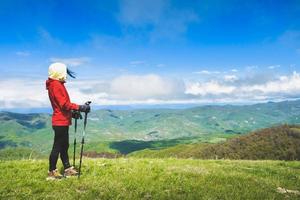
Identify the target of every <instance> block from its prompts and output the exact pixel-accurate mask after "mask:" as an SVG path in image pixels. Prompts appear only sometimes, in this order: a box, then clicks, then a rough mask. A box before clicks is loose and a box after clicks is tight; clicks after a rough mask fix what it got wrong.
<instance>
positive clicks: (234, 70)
mask: <svg viewBox="0 0 300 200" xmlns="http://www.w3.org/2000/svg"><path fill="white" fill-rule="evenodd" d="M230 71H232V72H238V70H237V69H232V70H230Z"/></svg>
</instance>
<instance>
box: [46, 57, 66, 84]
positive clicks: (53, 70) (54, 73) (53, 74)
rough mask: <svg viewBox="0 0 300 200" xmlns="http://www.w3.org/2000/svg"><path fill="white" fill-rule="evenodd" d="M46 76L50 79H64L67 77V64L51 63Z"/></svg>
mask: <svg viewBox="0 0 300 200" xmlns="http://www.w3.org/2000/svg"><path fill="white" fill-rule="evenodd" d="M48 76H49V78H51V79H55V80H59V81H66V79H67V66H66V65H65V64H63V63H59V62H56V63H52V64H51V65H50V66H49V70H48Z"/></svg>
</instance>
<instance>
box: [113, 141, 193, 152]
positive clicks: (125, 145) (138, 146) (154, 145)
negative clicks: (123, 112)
mask: <svg viewBox="0 0 300 200" xmlns="http://www.w3.org/2000/svg"><path fill="white" fill-rule="evenodd" d="M191 139H193V138H190V137H189V138H178V139H170V140H157V141H143V140H124V141H117V142H111V143H110V145H109V147H110V148H112V149H116V150H118V151H119V152H120V153H121V154H129V153H131V152H134V151H139V150H143V149H162V148H166V147H171V146H175V145H177V144H185V143H188V142H189V141H190V140H191Z"/></svg>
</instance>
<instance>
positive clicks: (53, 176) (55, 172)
mask: <svg viewBox="0 0 300 200" xmlns="http://www.w3.org/2000/svg"><path fill="white" fill-rule="evenodd" d="M62 178H63V176H62V175H61V174H60V173H59V172H58V170H57V169H55V170H52V171H49V172H48V177H47V179H46V180H58V179H62Z"/></svg>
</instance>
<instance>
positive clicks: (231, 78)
mask: <svg viewBox="0 0 300 200" xmlns="http://www.w3.org/2000/svg"><path fill="white" fill-rule="evenodd" d="M238 79H239V78H238V77H237V76H236V75H225V76H224V80H225V81H227V82H234V81H237V80H238Z"/></svg>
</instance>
